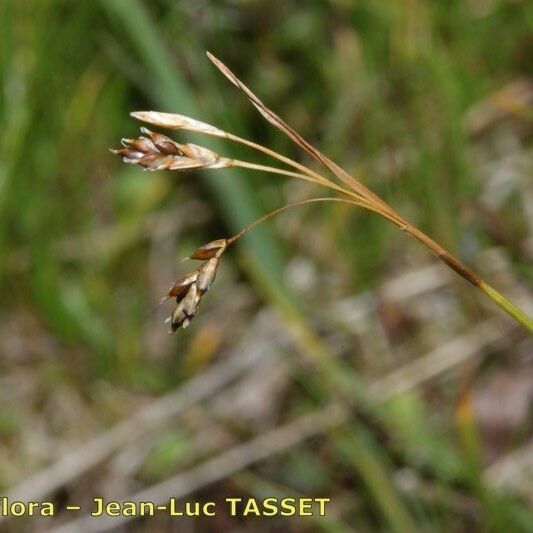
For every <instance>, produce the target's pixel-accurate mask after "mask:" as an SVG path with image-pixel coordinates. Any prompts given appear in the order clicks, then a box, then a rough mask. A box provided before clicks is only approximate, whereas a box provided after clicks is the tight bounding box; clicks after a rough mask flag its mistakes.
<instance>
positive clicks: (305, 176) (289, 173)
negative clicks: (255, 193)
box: [232, 159, 360, 199]
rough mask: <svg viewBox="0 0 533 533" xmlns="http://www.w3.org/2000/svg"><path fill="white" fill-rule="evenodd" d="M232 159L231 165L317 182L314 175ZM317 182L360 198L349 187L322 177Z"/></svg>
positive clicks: (351, 196)
mask: <svg viewBox="0 0 533 533" xmlns="http://www.w3.org/2000/svg"><path fill="white" fill-rule="evenodd" d="M232 161H233V166H236V167H242V168H249V169H252V170H260V171H263V172H270V173H272V174H281V175H283V176H289V177H291V178H298V179H302V180H305V181H310V182H312V183H317V182H318V180H317V179H316V178H315V177H314V176H310V175H309V174H300V173H299V172H292V171H290V170H285V169H282V168H276V167H269V166H266V165H258V164H256V163H249V162H248V161H240V160H239V159H233V160H232ZM317 175H318V174H317ZM326 182H327V183H326ZM317 184H318V185H322V186H323V187H327V188H328V189H331V190H334V191H337V192H340V193H342V194H345V195H346V196H349V197H350V198H354V199H360V198H359V196H355V195H354V194H353V192H352V191H350V190H349V189H345V188H344V187H341V186H340V185H337V184H336V183H333V182H332V181H329V180H326V179H324V181H320V182H319V183H317Z"/></svg>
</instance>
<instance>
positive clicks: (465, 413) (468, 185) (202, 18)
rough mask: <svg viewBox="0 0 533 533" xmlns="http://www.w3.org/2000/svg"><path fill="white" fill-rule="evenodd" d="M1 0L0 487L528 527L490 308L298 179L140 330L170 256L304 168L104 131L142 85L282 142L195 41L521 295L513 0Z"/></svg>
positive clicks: (523, 446) (519, 356)
mask: <svg viewBox="0 0 533 533" xmlns="http://www.w3.org/2000/svg"><path fill="white" fill-rule="evenodd" d="M0 17H1V18H0V73H1V77H0V82H1V91H0V123H1V125H2V127H1V130H0V292H1V301H2V308H1V321H0V398H1V402H0V489H1V493H2V494H9V495H11V496H12V497H15V496H18V497H29V496H32V497H37V499H38V498H44V497H47V498H49V499H53V500H54V501H56V502H57V504H58V506H59V507H60V508H62V507H63V506H65V505H66V504H67V503H69V502H70V503H78V504H80V505H82V506H86V505H87V504H88V502H90V501H91V498H92V497H94V496H95V495H97V494H98V495H100V494H105V495H106V496H108V497H113V498H124V499H127V498H130V497H135V495H137V494H138V493H139V491H141V490H145V489H146V490H148V491H152V492H150V493H149V494H150V495H151V496H154V497H160V498H162V499H165V498H168V497H169V496H171V495H179V496H185V497H187V496H188V497H189V498H193V499H200V500H213V499H215V500H221V501H222V500H223V498H224V497H226V496H236V495H242V496H243V497H246V496H250V495H251V496H256V497H263V496H265V495H269V496H271V495H298V494H300V495H310V496H320V497H330V498H331V499H332V504H331V506H330V508H329V509H330V511H329V513H328V516H327V517H326V519H321V520H318V519H316V518H312V519H303V518H302V519H299V520H290V521H289V520H287V519H283V520H282V519H280V521H279V522H281V524H280V523H277V522H276V521H274V520H269V521H268V522H267V521H266V520H265V521H264V522H260V523H259V524H260V525H258V523H257V522H255V521H254V522H252V521H246V520H242V519H236V518H229V517H226V516H224V515H219V516H218V517H217V519H216V520H215V521H210V522H203V523H202V522H198V523H196V524H192V525H191V527H193V529H194V530H198V531H200V530H201V531H203V530H208V529H211V530H214V531H229V530H233V529H235V530H237V529H239V528H241V529H240V530H244V531H247V530H248V529H250V530H251V529H252V528H253V529H257V528H259V529H260V530H265V531H268V530H271V529H274V528H275V527H282V528H283V530H294V531H305V530H315V529H323V530H326V531H329V530H331V531H342V530H346V531H350V530H357V531H375V530H384V531H395V530H397V531H414V530H427V531H486V530H494V531H530V530H531V524H532V523H533V514H532V513H531V511H530V510H529V505H530V504H531V501H532V499H533V489H532V479H531V470H530V468H531V466H532V462H531V458H532V457H533V454H532V453H531V441H530V438H531V430H532V424H531V404H532V398H533V385H532V383H533V379H532V370H531V368H532V367H531V353H532V349H531V348H532V344H531V339H529V338H528V337H527V335H526V334H525V333H524V332H523V331H522V330H520V328H518V327H516V326H514V325H513V324H512V323H511V321H510V319H509V318H508V317H506V316H504V315H503V314H502V313H501V312H500V311H499V310H498V309H497V308H496V307H495V306H494V305H493V304H492V303H491V302H486V301H484V300H483V298H482V297H481V296H479V295H478V294H476V291H475V290H474V289H472V288H471V287H469V286H468V285H467V284H466V283H465V282H464V281H462V280H461V279H459V278H458V277H457V276H455V275H453V274H451V273H449V272H448V271H447V270H446V268H445V267H442V266H441V265H440V264H437V262H436V260H435V259H434V258H433V257H431V256H429V255H428V253H427V252H426V251H425V250H423V249H421V248H420V247H419V246H418V245H417V244H416V243H414V242H411V241H408V240H407V239H406V238H405V237H404V236H403V235H401V234H400V233H399V232H397V231H395V230H394V229H393V228H391V227H389V225H388V224H386V223H385V222H383V221H381V220H379V219H377V218H376V217H373V216H371V215H368V214H365V213H363V212H359V211H358V210H356V209H353V208H350V207H347V206H343V205H336V204H333V205H314V206H310V207H308V208H304V209H299V210H295V211H294V212H290V213H287V214H285V215H282V216H281V217H280V218H279V219H277V220H276V221H273V222H271V223H269V224H268V225H265V226H264V227H261V228H260V229H258V230H257V231H256V232H254V233H253V234H250V236H248V237H246V239H243V241H242V243H239V245H238V247H237V248H236V249H235V250H232V251H231V253H228V254H226V255H225V257H224V260H223V262H222V265H221V269H220V271H219V275H218V279H217V283H216V284H215V285H214V286H213V288H212V289H211V291H210V293H209V295H208V296H207V297H206V298H205V299H204V301H203V302H202V309H201V314H200V316H199V317H198V318H197V319H195V321H194V322H193V324H192V325H191V327H190V328H189V329H187V330H186V331H184V332H181V331H180V332H179V334H177V335H175V336H173V337H168V336H167V334H166V328H165V326H164V325H163V324H162V322H163V319H164V317H165V316H166V314H167V312H168V309H166V308H165V307H164V306H160V305H159V304H158V303H157V302H158V299H159V297H160V296H161V295H163V294H164V292H165V291H166V290H167V289H168V286H169V284H170V282H171V281H172V279H173V278H174V277H175V276H176V274H177V273H182V272H184V271H185V269H186V268H187V267H186V266H185V265H181V264H180V263H179V259H181V258H182V257H184V256H187V255H188V254H189V253H190V252H191V251H192V250H193V249H194V248H195V247H197V246H198V245H200V244H203V243H205V242H208V241H210V240H213V239H215V238H219V237H224V236H228V235H229V234H231V233H232V232H233V231H235V230H236V229H239V228H240V227H241V226H242V225H244V224H245V223H246V222H248V221H250V220H251V219H252V218H254V217H255V216H257V215H259V214H262V213H264V212H266V210H267V209H272V208H275V207H277V206H279V205H281V204H282V203H285V202H287V201H294V200H299V199H302V198H306V197H309V196H311V195H312V194H313V193H314V192H317V191H315V190H313V188H312V186H309V185H306V184H300V183H296V182H289V181H283V180H282V179H280V178H278V177H274V176H269V175H260V174H252V173H248V172H245V171H239V172H237V170H236V169H230V170H227V171H217V172H216V173H215V172H213V173H211V174H209V173H206V172H202V173H190V174H189V175H183V174H172V173H149V174H148V173H143V172H141V171H140V169H138V168H135V167H129V166H126V165H124V164H123V163H121V161H120V160H118V158H116V157H113V156H112V155H111V154H110V153H109V152H108V151H107V148H108V147H115V146H117V144H118V141H119V139H120V138H121V137H123V136H129V137H132V136H134V135H135V134H136V132H137V127H138V124H136V123H135V121H134V120H133V119H131V118H130V117H129V116H128V113H129V112H130V111H132V110H137V109H157V110H161V111H169V112H177V113H182V114H188V115H190V116H194V117H195V118H198V119H200V120H205V121H206V122H210V123H212V124H215V125H218V126H220V127H222V128H224V129H228V130H229V131H233V132H235V133H237V134H239V135H241V136H244V137H246V136H248V137H250V138H252V139H254V140H257V141H259V142H261V143H262V144H264V145H266V146H270V147H272V148H274V149H276V150H277V151H279V152H281V153H285V154H287V155H290V156H292V157H294V158H296V159H301V158H302V157H303V156H302V154H301V153H299V152H298V151H297V150H296V149H295V148H294V146H292V145H291V144H290V143H289V141H288V140H287V139H285V138H284V137H283V136H281V135H280V134H279V133H278V132H276V131H275V130H274V129H273V128H271V127H269V126H268V125H266V124H265V123H264V122H263V121H262V120H261V118H260V117H259V116H258V114H257V113H256V112H255V110H254V109H253V108H251V106H249V104H248V103H247V102H246V101H245V100H244V99H243V98H242V97H241V96H240V95H239V94H238V92H237V91H236V90H235V89H234V88H232V87H231V86H229V84H228V83H227V82H226V80H223V79H222V77H221V76H220V75H219V74H218V73H217V72H216V71H215V70H214V69H213V68H212V66H211V65H210V64H209V62H208V61H207V60H206V58H205V55H204V50H206V49H208V50H212V51H213V52H214V53H215V54H216V55H217V56H218V57H220V58H221V59H223V60H224V61H225V62H226V63H227V64H228V65H229V66H230V67H231V68H232V69H233V70H234V71H235V72H236V73H237V74H238V75H239V76H240V77H241V79H243V80H244V81H245V82H246V83H248V84H249V85H250V87H252V88H253V89H254V90H255V91H256V92H257V94H258V95H260V97H261V98H262V99H264V101H265V102H266V103H267V105H269V106H270V107H272V108H273V109H274V110H276V111H277V112H278V113H279V114H280V115H281V116H283V117H284V118H286V119H287V121H288V122H289V123H290V124H292V125H293V126H294V127H295V128H296V129H297V130H299V131H300V132H301V133H302V134H303V135H304V136H305V137H307V138H308V139H309V140H311V141H312V142H313V143H316V144H317V145H318V146H320V148H321V149H322V150H323V151H324V152H325V153H327V154H328V155H330V156H331V157H332V158H333V159H334V160H336V161H338V162H339V163H340V164H342V165H343V166H344V167H345V168H346V169H347V170H348V171H349V172H351V173H353V174H354V175H357V176H358V177H359V178H360V179H361V180H362V181H363V182H364V183H365V184H367V185H369V186H370V187H372V188H374V189H375V190H376V191H377V192H379V193H380V194H381V195H382V196H384V197H385V198H386V199H387V200H388V201H389V202H390V203H391V204H392V205H393V206H395V207H396V208H397V209H398V210H399V211H400V212H401V213H403V214H404V215H405V216H406V217H407V218H408V219H409V220H411V221H412V222H413V223H415V224H418V225H419V226H420V227H422V228H423V229H424V230H425V231H427V232H428V233H429V234H430V235H432V236H433V237H435V238H436V239H437V240H438V241H439V242H442V243H443V244H445V245H447V246H448V247H449V248H451V249H452V250H454V251H456V252H457V254H458V255H459V256H460V257H462V258H463V259H464V260H465V262H467V263H468V264H470V265H472V266H473V267H474V269H475V270H477V271H479V272H480V273H481V274H482V275H483V276H484V277H485V278H486V279H487V280H488V281H489V282H492V284H493V285H494V286H495V287H497V288H499V289H501V290H502V292H503V293H505V294H507V295H509V296H510V297H511V298H512V299H515V300H516V301H517V302H518V303H520V304H521V305H522V306H523V307H524V308H525V309H526V310H527V309H529V312H530V313H531V309H532V300H531V298H530V297H528V290H527V284H528V282H530V281H531V275H532V272H531V268H530V261H531V255H532V249H533V248H532V234H533V211H532V205H533V204H532V201H531V198H532V194H533V191H532V189H531V172H532V166H533V163H532V158H531V154H532V140H533V123H532V118H533V107H532V106H533V79H532V75H533V72H532V64H531V57H532V56H533V4H532V3H531V2H526V1H522V0H468V1H466V0H464V1H451V2H450V1H447V2H444V1H437V0H434V1H422V0H402V1H398V0H380V1H379V2H372V1H370V0H369V1H357V2H356V1H354V2H350V1H348V0H331V1H329V2H326V1H321V0H313V1H307V2H298V1H281V0H280V1H273V2H261V1H258V0H257V1H256V0H224V1H216V2H215V1H212V0H211V1H208V0H195V1H194V2H186V1H178V0H154V1H151V2H147V1H144V2H143V1H141V0H101V1H99V2H98V1H78V2H68V1H64V0H25V1H17V0H13V1H10V0H4V1H3V2H1V3H0ZM193 141H194V138H193ZM213 146H215V148H216V149H217V150H219V151H222V153H224V154H225V155H232V154H234V155H239V156H241V157H245V156H246V153H245V152H243V151H241V149H240V148H238V147H236V146H232V145H221V144H218V143H217V144H215V145H213ZM529 294H530V293H529ZM277 432H281V433H277ZM232 454H233V455H232ZM69 460H71V462H70V463H69V462H68V461H69ZM217 461H218V462H217ZM43 469H44V470H43ZM206 472H207V474H206ZM167 479H172V483H171V484H170V485H169V486H170V493H168V487H167V489H166V490H167V492H165V486H162V485H160V484H159V483H160V482H162V481H164V480H167ZM85 508H87V507H85ZM82 514H83V513H80V514H79V515H72V514H68V513H62V514H61V515H60V516H59V517H58V520H60V521H62V522H68V521H71V520H75V519H78V517H79V516H81V515H82ZM174 520H175V519H174ZM97 522H98V521H96V520H94V519H93V521H92V522H91V523H90V525H88V522H85V523H84V524H85V526H86V527H88V528H89V527H90V528H92V529H93V530H106V529H108V528H110V527H112V525H110V524H109V523H107V524H106V523H103V522H102V523H101V524H100V523H99V525H98V524H97ZM35 524H36V523H35V522H32V523H31V524H27V527H28V528H30V529H32V528H34V527H36V528H37V527H43V526H42V524H41V526H37V525H35ZM77 524H78V527H81V526H80V525H79V524H80V523H77ZM130 525H131V527H132V529H135V530H137V529H138V530H144V529H146V530H153V528H154V527H157V528H160V529H161V530H163V528H168V529H172V528H175V527H176V522H175V521H174V522H172V520H169V519H165V518H164V517H163V516H159V517H158V518H156V519H153V520H150V521H149V522H148V521H146V522H137V523H133V524H130ZM0 527H5V528H7V529H10V528H12V529H13V530H14V531H19V530H20V524H18V525H17V524H16V523H14V522H13V523H11V522H4V523H3V524H2V525H1V526H0ZM206 528H207V529H206Z"/></svg>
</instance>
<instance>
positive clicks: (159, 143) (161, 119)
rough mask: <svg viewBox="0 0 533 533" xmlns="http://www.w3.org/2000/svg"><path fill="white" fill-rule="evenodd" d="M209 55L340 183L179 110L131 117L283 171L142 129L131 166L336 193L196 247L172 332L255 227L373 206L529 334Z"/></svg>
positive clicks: (126, 143)
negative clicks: (337, 206)
mask: <svg viewBox="0 0 533 533" xmlns="http://www.w3.org/2000/svg"><path fill="white" fill-rule="evenodd" d="M207 56H208V58H209V59H210V60H211V61H212V63H213V64H214V65H215V66H216V67H217V68H218V69H219V70H220V72H222V74H224V76H226V78H228V79H229V81H230V82H231V83H233V85H235V86H236V87H237V88H239V89H240V90H241V91H242V92H243V93H244V94H245V96H246V97H247V98H248V100H249V101H250V102H251V103H252V105H253V106H254V107H255V108H256V109H257V110H258V111H259V113H260V114H261V115H262V116H263V118H265V119H266V120H267V121H268V122H269V123H270V124H272V125H273V126H275V127H276V128H277V129H278V130H280V131H281V132H282V133H284V134H285V135H286V136H287V137H289V139H291V140H292V141H293V142H294V143H296V144H297V145H298V146H299V147H300V148H302V149H303V150H304V151H305V152H307V153H308V154H309V155H310V156H311V157H312V158H313V159H314V160H315V161H317V162H318V163H319V164H320V165H321V166H323V167H324V168H325V169H326V170H328V171H329V173H331V174H332V177H334V178H335V181H334V180H333V179H330V178H328V177H326V176H324V175H322V174H319V173H318V172H316V171H314V170H312V169H310V168H308V167H307V166H305V165H302V164H301V163H298V162H297V161H294V160H293V159H290V158H288V157H286V156H284V155H282V154H279V153H277V152H275V151H273V150H271V149H270V148H267V147H265V146H263V145H261V144H258V143H255V142H253V141H251V140H249V139H245V138H242V137H239V136H237V135H234V134H232V133H229V132H227V131H224V130H221V129H219V128H216V127H214V126H211V125H210V124H206V123H204V122H200V121H198V120H195V119H192V118H189V117H186V116H183V115H178V114H174V113H160V112H157V111H137V112H133V113H131V115H132V116H133V117H134V118H136V119H138V120H140V121H142V122H145V123H148V124H152V125H155V126H158V127H160V128H166V129H173V130H186V131H190V132H194V133H200V134H204V135H208V136H212V137H219V138H222V139H227V140H230V141H233V142H237V143H240V144H241V145H244V146H246V147H248V148H250V149H253V150H256V151H258V152H262V153H263V154H266V155H267V156H269V157H271V158H273V159H276V160H277V161H278V162H280V163H282V164H283V165H284V166H285V168H279V167H272V166H266V165H260V164H256V163H253V162H248V161H241V160H238V159H232V158H227V157H223V156H221V155H219V154H217V153H215V152H213V151H212V150H210V149H208V148H205V147H202V146H198V145H195V144H190V143H187V144H180V143H177V142H176V141H174V140H172V139H170V138H169V137H167V136H166V135H163V134H161V133H156V132H153V131H150V130H148V129H147V128H144V127H143V128H141V132H142V133H143V134H144V135H142V136H140V137H138V138H136V139H122V148H120V149H118V150H112V151H113V152H114V153H116V154H117V155H119V156H121V157H122V158H123V160H124V161H125V162H126V163H131V164H137V165H140V166H142V167H143V168H144V169H146V170H152V171H155V170H164V169H168V170H177V171H187V170H192V169H221V168H230V167H242V168H247V169H251V170H257V171H262V172H269V173H274V174H279V175H283V176H287V177H291V178H296V179H301V180H305V181H309V182H311V183H314V184H316V185H320V186H322V187H324V188H326V189H329V190H330V191H333V192H335V193H336V194H337V196H328V197H319V198H310V199H307V200H303V201H300V202H295V203H290V204H286V205H284V206H282V207H280V208H279V209H276V210H274V211H272V212H270V213H268V214H266V215H264V216H263V217H261V218H259V219H257V220H255V221H253V222H251V223H250V224H248V225H247V226H246V227H245V228H243V229H242V230H241V231H240V232H238V233H237V234H235V235H233V236H232V237H229V238H225V239H218V240H215V241H212V242H210V243H208V244H206V245H204V246H202V247H200V248H198V249H197V250H196V251H195V252H194V253H193V254H192V255H191V256H190V257H189V259H196V260H200V261H202V263H201V264H200V266H199V267H198V268H197V269H196V270H194V271H193V272H190V273H188V274H185V275H184V276H181V277H180V278H178V279H177V280H176V281H174V283H173V284H172V287H171V288H170V290H169V292H168V294H167V295H166V297H165V298H164V299H168V298H174V299H175V306H174V309H173V311H172V314H171V316H170V317H169V318H168V322H170V333H174V332H175V331H176V330H177V329H179V328H180V327H183V328H185V327H187V326H188V325H189V323H190V321H191V320H192V319H193V318H194V316H195V315H196V314H197V312H198V307H199V304H200V301H201V299H202V297H203V295H204V294H205V293H206V292H207V291H208V289H209V287H210V286H211V284H212V283H213V281H214V279H215V276H216V272H217V268H218V264H219V261H220V258H221V256H222V254H223V253H224V252H225V251H226V250H227V248H228V247H229V246H230V245H231V244H233V243H235V242H236V241H237V240H239V239H240V238H241V237H242V236H243V235H245V234H246V233H247V232H248V231H250V230H252V229H253V228H255V227H256V226H257V225H259V224H261V223H263V222H265V221H266V220H268V219H269V218H271V217H273V216H275V215H277V214H278V213H281V212H283V211H285V210H287V209H292V208H294V207H298V206H303V205H307V204H311V203H314V202H343V203H347V204H351V205H354V206H357V207H361V208H363V209H367V210H368V211H371V212H373V213H375V214H376V215H379V216H381V217H382V218H384V219H386V220H388V221H389V222H390V223H392V224H393V225H394V226H396V227H397V228H399V229H400V230H401V231H403V232H404V233H406V234H407V235H409V236H410V237H412V238H413V239H415V240H416V241H418V242H419V243H420V244H422V245H423V246H424V247H425V248H427V249H428V250H429V251H430V252H432V253H433V254H435V255H436V256H437V257H438V258H439V259H440V260H441V261H443V262H444V263H445V264H446V265H447V266H448V267H450V268H451V269H452V270H454V271H455V272H456V273H457V274H459V275H460V276H461V277H463V278H464V279H466V280H467V281H468V282H469V283H471V284H472V285H473V286H474V287H476V288H477V289H479V290H480V291H481V292H483V293H484V294H485V295H486V296H488V297H489V298H490V299H491V300H492V301H493V302H494V303H496V304H497V305H498V306H500V307H501V308H502V309H503V310H504V311H505V312H506V313H507V314H508V315H509V316H511V317H512V318H514V319H515V320H516V321H517V322H519V323H520V324H521V325H522V326H524V327H525V328H526V329H527V330H528V331H529V332H530V333H531V332H533V319H531V318H530V317H529V316H528V315H527V314H526V313H524V312H523V311H522V310H521V309H519V308H518V307H517V306H516V305H514V304H513V303H512V302H511V301H510V300H509V299H507V298H506V297H505V296H503V295H502V294H501V293H500V292H498V291H497V290H496V289H494V288H493V287H491V286H490V285H489V284H488V283H486V282H485V281H484V280H482V279H481V278H480V277H479V276H478V275H477V274H475V273H474V272H473V271H472V270H471V269H470V268H469V267H468V266H466V265H465V264H464V263H463V262H462V261H461V260H460V259H458V258H457V257H456V256H454V255H453V254H452V253H450V252H449V251H448V250H446V249H445V248H443V247H442V246H441V245H440V244H438V243H437V242H435V241H434V240H433V239H432V238H431V237H429V236H428V235H426V234H425V233H423V232H422V231H421V230H420V229H418V228H417V227H415V226H414V225H412V224H410V223H409V222H408V221H407V220H405V219H404V218H403V217H402V216H401V215H400V214H399V213H398V212H397V211H395V210H394V209H393V208H392V207H391V206H390V205H389V204H388V203H387V202H385V201H384V200H383V199H382V198H380V197H379V196H377V195H376V194H375V193H374V192H372V191H371V190H370V189H368V188H367V187H366V186H364V185H363V184H362V183H361V182H360V181H358V180H357V179H355V178H354V177H353V176H351V175H350V174H348V173H347V172H346V171H345V170H343V169H342V168H341V167H339V166H338V165H337V164H336V163H334V162H333V161H332V160H331V159H329V158H328V157H327V156H325V155H324V154H323V153H322V152H320V151H319V150H317V149H316V148H315V147H314V146H312V145H311V144H309V142H307V141H306V140H305V139H304V138H303V137H302V136H301V135H300V134H299V133H298V132H296V131H295V130H294V129H293V128H292V127H291V126H289V125H288V124H287V123H286V122H285V121H283V120H282V119H281V118H280V117H279V116H278V115H276V114H275V113H274V112H273V111H272V110H270V109H269V108H268V107H267V106H265V104H264V103H263V102H262V101H261V100H260V99H259V98H258V97H257V96H256V95H255V94H254V93H253V92H252V91H251V90H250V89H249V88H248V87H247V86H246V85H245V84H244V83H242V82H241V81H240V80H239V79H238V78H237V77H236V76H235V74H233V72H231V70H230V69H229V68H228V67H227V66H226V65H224V64H223V63H222V62H221V61H220V60H219V59H217V58H216V57H214V56H213V55H212V54H210V53H209V52H208V53H207Z"/></svg>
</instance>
